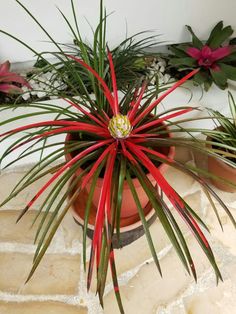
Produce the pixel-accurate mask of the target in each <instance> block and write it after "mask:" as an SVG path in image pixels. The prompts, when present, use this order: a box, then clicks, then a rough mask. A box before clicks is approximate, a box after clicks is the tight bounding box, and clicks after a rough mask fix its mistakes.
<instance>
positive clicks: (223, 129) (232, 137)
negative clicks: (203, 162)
mask: <svg viewBox="0 0 236 314" xmlns="http://www.w3.org/2000/svg"><path fill="white" fill-rule="evenodd" d="M228 99H229V108H230V112H231V116H226V115H223V114H222V113H220V112H219V111H216V110H209V111H210V114H211V116H212V117H213V120H214V122H215V125H216V127H215V129H214V130H208V131H205V132H204V134H205V135H207V141H208V142H209V143H208V144H207V145H208V147H210V148H211V150H212V151H215V153H216V154H218V155H220V156H223V157H225V158H226V161H228V162H225V160H220V159H217V158H216V157H215V156H208V169H209V171H210V172H211V173H213V174H214V175H216V176H218V177H222V178H225V179H226V180H228V181H231V182H234V183H236V104H235V101H234V98H233V95H232V94H231V92H228ZM229 161H230V162H231V163H230V164H229ZM211 182H212V183H213V184H214V185H215V186H216V187H217V188H219V189H220V190H223V191H227V192H235V190H236V189H235V188H234V187H232V186H229V185H227V184H226V183H225V182H222V181H219V180H216V179H214V178H211Z"/></svg>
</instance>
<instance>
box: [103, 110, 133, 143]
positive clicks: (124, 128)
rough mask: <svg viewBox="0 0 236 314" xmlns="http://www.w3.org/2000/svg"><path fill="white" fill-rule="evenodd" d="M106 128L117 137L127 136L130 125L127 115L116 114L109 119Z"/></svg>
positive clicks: (130, 128)
mask: <svg viewBox="0 0 236 314" xmlns="http://www.w3.org/2000/svg"><path fill="white" fill-rule="evenodd" d="M108 129H109V131H110V134H111V136H112V137H114V138H117V139H119V138H126V137H128V136H129V135H130V132H131V130H132V126H131V123H130V121H129V118H128V117H127V116H123V115H122V114H117V115H116V116H114V117H112V118H111V120H110V121H109V124H108Z"/></svg>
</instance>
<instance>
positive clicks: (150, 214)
mask: <svg viewBox="0 0 236 314" xmlns="http://www.w3.org/2000/svg"><path fill="white" fill-rule="evenodd" d="M87 197H88V194H87V191H86V190H84V191H82V192H81V193H80V194H79V196H78V197H77V198H76V201H75V202H73V205H72V215H73V217H74V219H75V221H76V223H78V224H79V225H80V226H81V227H82V228H83V226H84V211H85V207H86V200H87ZM96 211H97V208H96V206H94V205H92V206H91V209H90V215H89V221H88V227H87V236H88V237H89V238H90V239H92V238H93V232H94V224H95V218H96ZM144 213H145V217H146V221H147V224H148V226H150V225H151V224H152V223H153V222H154V221H155V219H156V213H155V210H154V209H153V208H152V206H151V205H150V203H148V204H147V205H146V206H145V208H144ZM142 235H144V229H143V225H142V222H141V221H140V219H139V215H138V213H136V214H135V215H133V216H131V217H127V218H121V219H120V241H118V238H117V234H116V232H115V233H114V234H113V238H112V243H113V247H114V248H116V249H117V248H122V247H123V246H126V245H128V244H130V243H132V242H134V241H135V240H137V239H138V238H140V237H141V236H142Z"/></svg>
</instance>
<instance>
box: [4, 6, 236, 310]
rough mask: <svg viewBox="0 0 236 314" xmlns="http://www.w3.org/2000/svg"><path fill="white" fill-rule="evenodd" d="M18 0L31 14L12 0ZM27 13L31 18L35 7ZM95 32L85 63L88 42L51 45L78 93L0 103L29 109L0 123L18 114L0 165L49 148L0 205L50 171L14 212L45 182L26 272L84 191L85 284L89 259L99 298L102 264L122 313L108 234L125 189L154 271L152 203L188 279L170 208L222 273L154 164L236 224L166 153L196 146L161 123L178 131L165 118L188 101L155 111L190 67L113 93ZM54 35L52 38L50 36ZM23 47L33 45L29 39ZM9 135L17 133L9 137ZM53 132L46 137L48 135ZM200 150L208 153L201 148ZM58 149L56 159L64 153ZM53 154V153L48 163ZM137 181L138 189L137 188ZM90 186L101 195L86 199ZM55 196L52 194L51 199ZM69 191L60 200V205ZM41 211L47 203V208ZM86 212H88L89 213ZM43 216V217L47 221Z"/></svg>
mask: <svg viewBox="0 0 236 314" xmlns="http://www.w3.org/2000/svg"><path fill="white" fill-rule="evenodd" d="M17 2H18V3H19V4H20V5H21V6H22V7H23V8H24V9H25V10H26V11H27V12H28V13H29V14H30V15H31V13H30V12H29V11H28V10H27V9H26V8H25V7H24V6H23V5H22V4H21V3H20V2H19V1H17ZM72 5H73V1H72ZM103 14H104V12H103V9H102V10H101V21H103V22H104V21H105V20H104V15H103ZM31 16H32V15H31ZM32 18H33V19H34V20H35V18H34V17H33V16H32ZM75 21H76V19H75ZM37 23H38V22H37ZM39 25H40V24H39ZM40 27H41V25H40ZM100 27H104V24H103V23H100ZM41 28H42V27H41ZM5 33H6V32H5ZM95 34H96V36H97V37H95V38H96V42H97V46H98V47H99V51H100V53H99V54H98V59H97V61H96V62H95V63H93V64H92V66H91V63H90V59H89V58H87V49H86V47H84V46H83V44H82V48H83V53H82V55H81V56H80V57H79V58H78V57H77V56H75V55H68V54H67V53H66V52H64V51H63V50H62V49H61V48H60V47H59V52H53V53H52V54H53V55H55V56H57V57H58V58H59V59H60V62H64V63H65V66H66V67H67V69H68V71H70V74H71V75H73V76H74V78H75V80H78V86H79V89H78V90H79V91H80V93H76V96H78V95H79V97H74V96H73V95H71V94H69V95H67V94H66V93H64V94H63V93H62V92H61V91H57V90H56V89H54V90H53V91H52V92H50V94H54V95H59V96H60V97H61V98H64V102H65V105H62V104H52V103H35V104H34V103H32V104H19V105H11V106H8V107H3V108H2V109H1V111H2V112H4V111H6V110H7V111H10V110H12V109H14V110H17V109H20V108H23V109H27V111H26V112H24V113H23V114H19V115H18V116H17V117H15V118H14V117H12V118H10V119H7V120H4V121H1V123H0V127H2V126H4V127H7V126H8V124H10V123H12V122H13V121H16V120H17V121H18V122H21V126H19V127H17V128H13V129H9V130H8V131H6V132H4V133H2V134H1V141H5V140H6V139H10V138H12V139H13V143H12V144H11V145H10V146H9V147H8V148H6V150H5V151H4V152H3V153H2V157H1V161H3V160H4V159H5V157H7V156H8V155H12V156H13V160H12V161H10V162H9V163H8V164H7V165H6V166H5V167H7V166H9V165H13V164H14V163H15V162H16V161H17V160H19V158H20V159H22V158H24V157H26V156H31V154H33V153H35V152H40V153H42V152H44V151H46V150H47V149H52V148H54V149H53V151H51V152H50V153H47V154H44V156H43V155H42V154H41V158H40V160H39V161H38V162H37V163H36V164H35V165H34V166H33V167H32V169H31V170H30V171H29V172H28V173H26V175H25V176H24V178H23V179H22V180H21V181H20V182H18V183H17V185H16V187H15V188H14V190H13V191H12V193H11V194H10V195H9V196H8V197H7V199H6V200H4V201H3V202H2V204H5V203H6V202H8V201H9V200H10V199H12V198H13V197H15V196H16V195H17V194H18V193H20V192H21V191H22V190H24V189H25V188H27V187H28V186H30V185H31V184H34V182H35V181H37V180H38V179H40V178H42V177H44V176H45V175H47V174H48V173H52V176H51V178H50V179H49V180H48V181H47V182H46V183H45V184H44V185H43V186H42V187H41V188H40V190H39V191H38V192H37V193H36V195H34V197H33V198H32V199H31V200H30V201H29V203H28V204H27V205H26V207H25V208H24V209H23V210H22V212H21V215H20V217H19V218H18V220H20V219H21V217H22V216H23V215H25V214H26V213H27V212H28V210H29V209H30V208H31V207H32V205H33V204H34V203H35V202H36V200H37V199H38V198H39V197H40V196H43V195H44V192H45V191H46V190H49V191H50V193H49V195H48V196H46V197H45V199H44V201H43V204H42V206H41V208H40V209H39V213H40V212H42V211H43V210H44V211H43V216H42V218H41V219H40V220H39V216H38V217H37V219H38V220H39V226H38V232H37V234H36V242H37V243H38V245H37V249H36V252H35V256H34V261H33V266H32V270H31V272H30V274H29V277H28V280H29V279H30V278H31V276H32V275H33V273H34V272H35V270H36V268H37V266H38V264H39V263H40V261H41V260H42V258H43V256H44V254H45V252H46V250H47V248H48V246H49V245H50V243H51V241H52V238H53V236H54V234H55V232H56V230H57V228H58V226H59V225H60V223H61V221H62V220H63V218H64V216H65V214H66V213H67V212H68V210H69V209H70V208H71V207H74V209H75V210H76V203H77V202H78V198H81V195H82V194H81V193H86V194H87V197H86V200H85V208H84V212H83V214H82V215H81V214H80V212H76V213H75V218H77V217H78V216H80V223H82V224H83V229H84V231H83V245H84V250H83V253H84V254H83V256H84V266H85V267H86V254H85V253H86V234H87V231H88V229H89V227H90V225H93V227H92V229H93V230H92V233H93V234H92V243H91V255H90V259H89V267H88V280H87V285H88V289H89V288H90V285H91V279H92V274H93V270H94V266H95V265H96V270H97V271H96V278H97V293H98V295H99V299H100V302H101V304H103V294H104V289H105V284H106V276H107V270H108V268H109V267H110V269H111V273H112V280H113V285H114V291H115V294H116V298H117V302H118V305H119V308H120V312H121V313H124V309H123V306H122V302H121V297H120V293H119V286H118V280H117V276H116V265H115V252H114V245H115V243H114V235H115V237H116V238H115V241H116V243H118V246H119V243H120V241H121V231H122V230H121V229H122V225H121V223H122V221H123V219H124V218H123V217H124V215H126V209H125V206H124V205H125V199H124V200H123V197H126V196H124V195H126V194H125V193H126V192H124V191H125V189H127V190H128V194H129V195H131V196H132V198H133V204H134V205H135V208H134V210H135V211H136V213H137V215H138V217H139V219H140V221H141V224H142V226H143V229H144V232H145V235H146V237H147V242H148V245H149V247H150V250H151V253H152V256H153V259H154V261H155V263H156V266H157V268H158V270H159V271H160V273H161V268H160V264H159V261H158V257H157V252H156V251H155V248H154V243H153V239H152V237H151V234H150V231H149V226H148V219H149V216H148V214H149V213H150V211H151V210H152V209H153V210H154V213H155V215H156V216H157V217H158V219H159V221H160V223H161V224H162V225H163V228H164V230H165V231H166V233H167V235H168V237H169V239H170V241H171V243H172V244H173V247H174V248H175V249H176V252H177V254H178V255H179V257H180V259H181V261H182V263H183V265H184V267H185V269H186V270H187V271H188V273H191V274H192V275H193V277H194V278H195V280H196V278H197V274H196V270H195V266H194V262H193V260H192V257H191V253H190V252H189V249H188V246H187V244H186V241H185V238H184V236H183V233H182V231H181V229H180V228H179V226H178V223H177V222H176V220H175V218H174V215H173V210H175V211H177V212H178V213H179V214H180V216H181V217H182V219H183V220H184V221H185V222H186V224H187V225H188V227H189V229H190V230H191V232H192V233H193V235H194V236H195V238H196V239H197V241H198V242H199V245H200V247H201V248H202V250H203V251H204V253H205V254H206V256H207V258H208V259H209V262H210V263H211V265H212V267H213V269H214V271H215V274H216V278H217V280H219V279H222V277H221V274H220V271H219V269H218V266H217V264H216V261H215V257H214V254H213V252H212V250H211V248H210V245H209V243H208V241H207V239H206V236H205V235H204V233H203V231H202V230H201V227H200V226H202V227H203V228H205V229H206V230H207V226H206V225H205V224H204V221H202V219H201V218H200V217H199V216H198V214H197V213H196V212H195V211H194V210H193V209H192V208H191V207H190V206H189V205H188V204H187V203H186V202H185V201H184V200H183V199H182V197H181V195H179V194H178V193H177V192H176V191H175V190H174V189H173V188H172V186H171V185H170V184H169V183H168V182H167V181H166V179H165V177H164V176H163V173H162V168H163V166H162V165H168V166H171V167H174V168H177V169H179V170H181V171H183V172H184V173H186V174H187V175H189V176H191V177H193V178H194V179H195V180H196V181H197V182H199V183H200V184H201V185H202V186H203V187H204V190H205V191H206V192H207V193H208V195H209V197H210V196H212V197H214V198H215V199H216V200H217V201H218V202H219V203H220V204H221V205H222V207H223V209H224V210H225V211H226V213H227V214H228V215H229V217H230V219H231V220H232V222H233V224H234V225H236V223H235V221H234V218H233V216H232V215H231V213H230V211H229V210H228V208H227V207H226V206H225V204H224V203H223V201H222V200H221V199H220V198H219V197H218V196H217V194H216V193H215V192H214V191H213V190H212V188H211V187H210V186H209V185H208V184H207V182H206V181H205V180H203V179H202V178H201V177H200V176H199V175H198V172H196V171H198V170H199V169H197V168H194V167H192V166H190V165H185V164H183V163H181V162H177V161H175V159H174V156H173V148H172V147H178V146H181V147H195V148H196V149H198V146H197V145H195V140H194V139H191V140H189V139H187V138H184V137H173V136H171V135H170V131H169V126H171V127H172V132H173V134H176V133H180V134H182V132H183V131H184V129H183V127H181V122H183V121H181V120H180V121H172V120H171V119H172V118H177V117H179V116H180V115H183V114H185V113H188V112H190V111H192V110H194V108H192V107H189V106H186V107H177V108H170V109H168V110H166V111H164V112H158V111H157V110H155V109H157V106H158V104H159V103H160V102H161V101H162V100H163V99H164V98H165V97H167V96H168V95H169V94H170V93H171V92H173V91H174V90H175V89H176V88H177V87H179V86H180V85H182V84H183V83H184V82H185V81H186V80H188V79H189V78H191V77H192V76H194V75H195V74H196V73H197V72H198V69H196V70H193V71H191V72H190V73H189V74H188V75H186V76H185V77H184V78H182V79H181V80H180V81H178V82H176V83H175V84H173V85H172V86H171V88H170V89H168V90H167V91H165V92H164V93H162V94H161V95H160V96H159V97H157V94H156V92H153V91H151V92H150V91H149V90H147V85H148V82H146V81H145V80H139V81H134V82H133V83H132V84H130V86H129V87H128V89H127V90H126V92H125V93H123V94H119V93H118V89H117V80H116V71H115V65H114V62H113V57H112V53H111V52H110V51H109V49H108V48H107V47H106V44H105V43H104V41H103V40H102V41H101V38H102V37H99V35H98V34H101V33H100V32H99V31H98V32H96V33H95ZM13 37H14V36H13ZM50 39H51V37H50ZM78 39H80V38H78ZM18 41H19V40H18ZM53 42H54V41H53ZM22 43H23V42H22ZM54 43H55V42H54ZM23 44H24V45H26V44H25V43H23ZM55 44H56V46H57V47H58V45H57V43H55ZM26 46H27V45H26ZM29 48H30V47H29ZM30 49H31V50H32V48H30ZM38 55H40V54H38ZM105 60H108V64H109V66H108V67H106V68H104V64H105ZM75 62H76V63H78V65H80V66H82V67H83V69H84V70H83V71H84V73H86V79H87V80H90V86H92V91H93V94H92V95H91V94H90V91H88V89H87V88H86V85H85V84H84V81H83V78H81V76H80V75H79V73H78V72H77V67H74V65H75ZM94 65H95V67H94ZM51 66H52V68H54V70H55V71H57V70H58V69H57V67H56V66H55V65H54V64H52V65H51ZM59 72H60V71H59V70H58V73H59ZM105 74H106V75H108V77H109V78H110V79H109V81H108V82H106V81H105V80H104V77H105ZM76 91H77V89H76ZM81 91H82V92H81ZM35 109H37V111H35ZM31 110H32V111H31ZM45 114H51V115H52V116H53V118H51V119H50V120H46V119H45ZM35 116H36V117H42V121H40V122H35V123H33V122H32V123H31V124H24V119H25V118H29V117H30V118H31V117H32V118H33V117H35ZM16 134H17V135H18V138H16V139H15V140H14V135H16ZM58 134H64V136H65V139H64V140H63V141H61V140H59V141H57V140H55V139H54V137H55V136H56V135H58ZM52 139H54V141H51V142H50V140H52ZM18 149H20V150H21V152H20V156H17V155H16V152H17V150H18ZM205 152H206V153H208V149H206V150H205ZM63 157H64V159H62V158H63ZM222 158H223V157H222ZM55 161H58V163H57V164H56V165H55ZM209 176H210V174H209ZM67 183H69V185H68V188H67V190H66V191H65V192H63V193H62V194H60V193H61V191H62V188H63V187H64V186H65V185H66V184H67ZM96 184H97V186H96ZM137 185H139V186H140V187H141V189H139V190H138V187H137ZM96 189H97V190H96ZM140 190H141V191H142V192H144V196H145V197H146V199H145V198H143V197H141V191H140ZM96 193H97V194H98V195H99V197H94V199H93V196H94V195H95V194H96ZM141 198H142V199H141ZM56 199H57V201H58V203H57V205H55V206H53V205H54V202H55V200H56ZM67 199H68V202H67V204H66V205H65V204H64V203H65V201H66V200H67ZM94 208H95V211H94ZM172 208H173V210H172ZM49 211H51V216H50V217H49ZM93 214H94V219H92V218H93V217H92V218H91V216H92V215H93ZM123 214H124V215H123ZM130 216H131V217H132V216H133V213H132V214H129V216H128V218H129V217H130ZM46 218H48V221H47V220H46ZM46 221H47V222H46ZM131 223H133V221H132V222H131Z"/></svg>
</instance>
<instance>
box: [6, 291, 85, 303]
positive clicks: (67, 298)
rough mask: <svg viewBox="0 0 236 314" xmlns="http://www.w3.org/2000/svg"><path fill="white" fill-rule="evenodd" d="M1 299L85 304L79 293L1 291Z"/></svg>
mask: <svg viewBox="0 0 236 314" xmlns="http://www.w3.org/2000/svg"><path fill="white" fill-rule="evenodd" d="M0 300H1V301H4V302H35V301H38V302H44V301H58V302H63V303H66V304H70V305H81V306H84V304H82V302H81V298H80V297H79V295H78V296H77V295H63V294H55V295H50V294H49V295H37V294H27V295H24V294H12V293H7V292H3V291H0Z"/></svg>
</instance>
